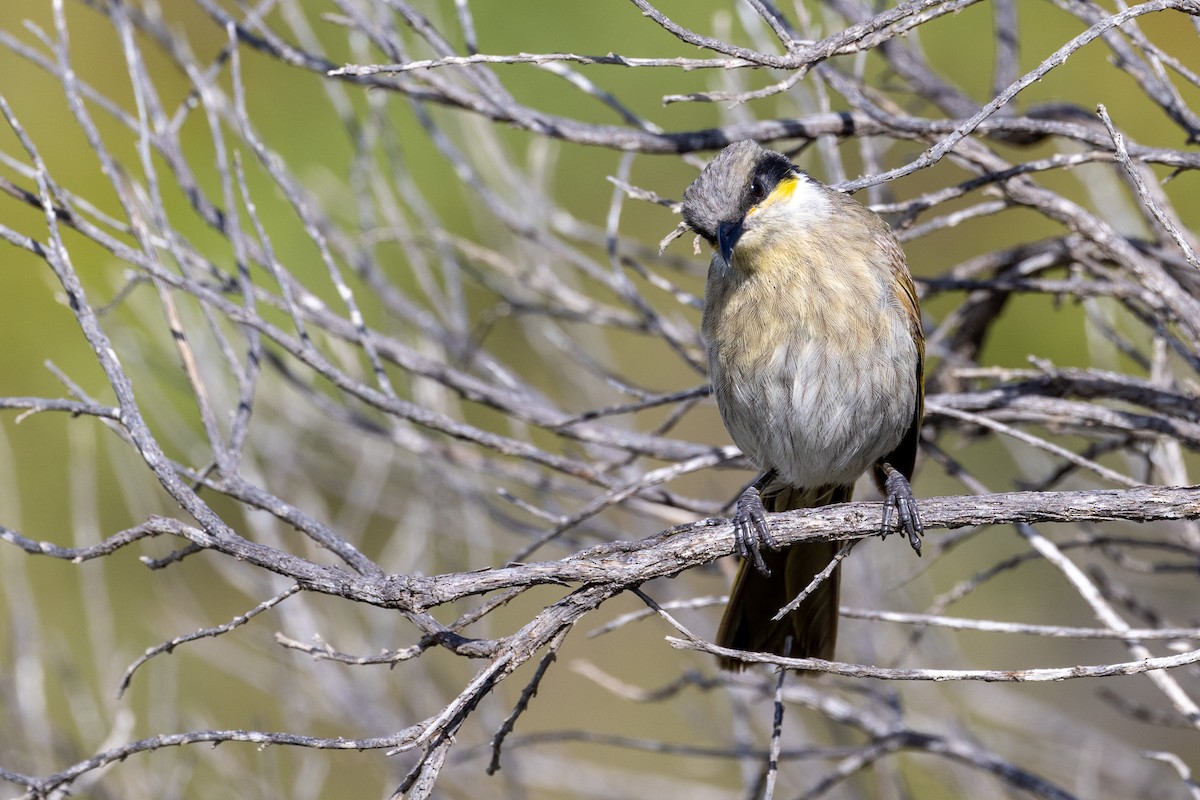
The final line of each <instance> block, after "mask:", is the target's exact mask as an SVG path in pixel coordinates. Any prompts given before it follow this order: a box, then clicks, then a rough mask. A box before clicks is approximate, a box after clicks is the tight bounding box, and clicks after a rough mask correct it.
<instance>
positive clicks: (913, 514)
mask: <svg viewBox="0 0 1200 800" xmlns="http://www.w3.org/2000/svg"><path fill="white" fill-rule="evenodd" d="M878 469H879V471H880V472H882V473H883V488H884V491H885V492H886V493H887V496H886V497H885V498H884V499H883V528H882V529H881V530H880V531H879V536H880V537H881V538H884V539H886V538H887V535H888V534H889V533H891V528H892V510H893V509H895V512H896V514H897V515H898V516H899V517H900V530H902V531H904V532H905V533H906V534H907V535H908V543H909V544H910V545H912V549H913V550H914V551H915V552H916V554H917V555H918V556H920V555H921V536H922V535H923V534H924V533H925V526H923V525H922V524H921V515H920V513H919V512H918V511H917V498H916V497H915V496H914V495H913V490H912V485H911V484H909V482H908V478H906V477H904V475H903V474H902V473H901V472H900V470H898V469H896V468H895V467H893V466H892V465H891V464H889V463H887V462H886V461H880V462H879V464H878Z"/></svg>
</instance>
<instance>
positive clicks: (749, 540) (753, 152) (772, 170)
mask: <svg viewBox="0 0 1200 800" xmlns="http://www.w3.org/2000/svg"><path fill="white" fill-rule="evenodd" d="M683 218H684V221H685V222H686V223H687V225H688V226H689V227H691V228H692V229H693V230H694V231H696V232H697V233H698V234H700V235H701V236H702V237H704V238H705V239H706V240H707V241H708V243H709V244H710V245H712V247H713V250H714V253H713V257H712V263H711V264H710V265H709V269H708V282H707V286H706V287H705V293H704V314H703V320H702V324H701V331H702V334H703V337H704V341H705V346H706V348H707V350H708V365H709V375H710V378H711V380H712V385H713V392H714V394H715V395H716V399H717V405H718V407H719V408H720V411H721V418H722V419H723V420H724V422H725V427H726V428H728V430H729V434H730V436H732V437H733V441H734V443H735V444H737V446H738V447H739V448H741V450H742V452H743V453H745V455H746V457H747V458H749V459H750V461H752V462H753V463H754V464H755V465H756V466H757V467H758V468H759V469H761V470H763V475H762V477H761V478H760V479H759V480H758V481H757V482H756V483H755V485H754V486H752V487H750V488H749V489H747V490H746V491H745V492H744V493H743V494H742V496H741V497H740V498H739V499H738V502H737V510H736V514H735V517H734V527H735V531H736V534H737V541H738V551H739V553H740V554H741V556H742V558H743V561H742V564H741V566H740V568H739V570H738V574H737V578H736V579H735V581H734V585H733V590H732V593H731V595H730V598H729V604H728V606H727V607H726V609H725V616H724V618H723V619H722V620H721V627H720V630H719V632H718V634H717V644H719V645H721V646H723V647H728V648H733V649H737V650H751V651H765V652H771V653H776V654H779V655H791V656H793V657H817V658H824V659H830V658H832V656H833V647H834V642H835V639H836V637H837V622H838V593H839V592H838V579H839V576H838V571H834V572H833V574H832V575H830V577H829V578H828V579H827V580H826V581H825V582H824V583H822V584H821V585H820V586H819V587H818V588H817V589H816V590H815V591H814V592H813V593H812V594H811V595H809V596H808V597H807V598H806V599H805V600H804V602H802V603H801V604H800V605H799V606H798V607H797V609H796V610H795V611H793V612H791V613H790V614H788V615H787V616H785V617H784V618H783V619H781V620H779V621H778V622H772V621H771V617H773V616H775V615H776V613H777V612H778V611H779V610H780V609H781V608H783V607H784V606H785V605H787V603H788V602H790V601H791V600H792V599H793V598H794V597H796V596H797V595H798V594H799V593H800V592H801V591H802V590H803V589H804V588H805V587H807V586H808V585H809V583H810V582H811V581H812V579H813V577H814V576H815V575H816V574H817V573H818V572H820V571H821V570H823V569H825V568H826V567H827V566H828V565H829V563H830V561H831V559H832V558H833V556H834V555H835V554H836V553H837V551H838V545H837V544H836V543H834V542H818V543H814V544H796V545H793V546H791V547H789V548H786V549H784V550H777V549H776V543H775V540H774V538H773V537H772V536H771V532H770V528H769V526H768V525H767V521H766V519H765V517H764V511H776V512H778V511H787V510H789V509H795V508H811V507H815V506H822V505H829V504H832V503H841V502H846V501H848V500H849V499H850V495H851V492H852V491H853V488H854V482H855V480H856V479H857V478H858V477H859V476H860V475H862V474H863V473H864V472H866V471H867V470H870V471H871V473H872V475H873V476H874V478H875V480H876V483H877V484H878V485H879V487H880V489H881V491H883V492H884V494H885V495H886V497H885V503H884V513H883V528H882V532H883V533H884V534H886V533H887V532H888V530H889V528H890V524H891V517H892V513H893V511H894V512H895V513H896V515H897V516H898V517H899V521H900V526H901V528H902V529H904V530H905V531H906V532H907V534H908V538H909V541H910V543H911V544H912V546H913V549H914V550H916V551H917V554H918V555H920V552H921V550H920V547H921V540H920V538H919V537H920V534H921V533H922V528H921V520H920V517H919V516H918V514H917V507H916V501H915V499H914V497H913V493H912V488H911V486H910V485H909V480H910V479H911V477H912V470H913V462H914V460H915V458H916V452H917V437H918V433H919V429H920V426H921V414H922V407H923V388H922V368H923V361H924V352H925V338H924V334H923V332H922V329H921V317H920V312H919V309H918V305H917V293H916V290H915V288H914V287H913V282H912V277H911V276H910V275H909V273H908V267H907V265H906V263H905V258H904V252H903V251H902V250H901V249H900V245H899V243H898V242H897V241H896V237H895V236H894V235H893V234H892V232H891V229H890V228H889V227H888V225H887V223H885V222H884V221H883V220H882V219H880V218H879V217H878V216H877V215H876V214H875V213H874V212H872V211H870V210H869V209H867V208H866V207H864V206H862V205H860V204H859V203H858V202H856V201H855V200H852V199H851V198H849V197H847V196H845V195H843V194H841V193H839V192H836V191H834V190H832V189H830V188H828V187H827V186H825V185H823V184H821V183H819V182H818V181H816V180H814V179H813V178H812V177H810V176H809V175H808V174H807V173H805V172H803V171H802V170H800V169H798V168H797V167H796V166H795V165H793V164H792V163H791V162H790V161H789V160H788V159H787V157H785V156H783V155H781V154H779V153H776V152H773V151H770V150H765V149H763V148H762V147H760V146H758V145H757V144H756V143H754V142H748V141H746V142H737V143H735V144H731V145H729V146H728V147H726V148H725V149H724V150H722V151H721V152H720V153H719V154H718V155H717V157H716V158H715V159H713V160H712V162H710V163H709V164H708V165H707V166H706V167H705V168H704V170H703V171H702V172H701V173H700V175H699V177H697V178H696V180H695V181H694V182H693V183H692V185H691V186H689V187H688V188H687V191H685V192H684V195H683ZM721 663H722V666H724V667H725V668H727V669H736V668H739V667H741V666H743V664H742V662H739V661H737V660H735V659H722V662H721Z"/></svg>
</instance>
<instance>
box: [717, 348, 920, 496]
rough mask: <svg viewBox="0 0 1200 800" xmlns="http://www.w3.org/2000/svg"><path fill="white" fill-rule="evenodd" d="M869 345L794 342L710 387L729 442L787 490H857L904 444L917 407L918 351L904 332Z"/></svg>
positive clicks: (728, 373) (727, 375)
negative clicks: (773, 473) (843, 486)
mask: <svg viewBox="0 0 1200 800" xmlns="http://www.w3.org/2000/svg"><path fill="white" fill-rule="evenodd" d="M885 327H887V328H889V330H885V331H876V333H877V336H876V337H875V338H874V341H872V342H871V343H870V346H868V347H861V346H855V344H856V343H850V346H847V343H846V342H840V341H837V340H829V339H826V340H812V339H807V340H806V339H803V338H802V337H792V338H791V343H789V344H785V345H781V346H779V347H777V348H776V349H775V350H774V351H773V352H771V353H770V354H767V357H766V358H764V359H762V360H761V361H760V362H759V363H758V364H757V365H755V368H754V369H752V370H750V371H748V372H747V373H746V374H741V375H738V374H731V372H730V371H726V374H725V377H726V378H728V379H729V380H721V381H718V382H717V383H716V394H717V403H718V405H719V406H720V409H721V416H722V417H723V419H724V421H725V425H726V427H727V428H728V429H729V432H730V435H731V436H732V437H733V440H734V442H735V443H736V444H737V445H738V447H739V448H741V450H742V452H744V453H745V454H746V456H747V457H748V458H750V460H751V461H753V462H754V463H755V464H756V465H757V466H758V467H760V468H761V469H764V470H766V469H774V470H776V471H777V472H778V473H779V475H780V477H781V478H783V479H784V480H785V481H786V482H788V483H789V484H791V485H793V486H822V485H827V484H848V483H853V482H854V481H855V480H856V479H857V478H858V476H860V475H861V474H862V473H863V472H864V471H866V470H867V469H868V468H869V467H871V466H872V465H873V464H874V463H875V462H876V461H878V460H879V459H880V458H882V457H883V456H885V455H887V454H888V453H890V452H891V451H892V450H893V449H895V447H896V446H897V445H898V444H899V443H900V440H901V439H902V438H903V437H904V434H905V432H906V431H907V430H908V427H909V426H910V425H911V424H912V420H913V416H914V412H915V410H916V403H917V359H918V354H917V349H916V345H915V343H914V342H913V340H912V336H911V335H910V334H909V332H908V331H907V330H905V329H903V327H902V326H900V325H894V326H885ZM732 372H733V373H736V372H737V371H736V370H733V371H732Z"/></svg>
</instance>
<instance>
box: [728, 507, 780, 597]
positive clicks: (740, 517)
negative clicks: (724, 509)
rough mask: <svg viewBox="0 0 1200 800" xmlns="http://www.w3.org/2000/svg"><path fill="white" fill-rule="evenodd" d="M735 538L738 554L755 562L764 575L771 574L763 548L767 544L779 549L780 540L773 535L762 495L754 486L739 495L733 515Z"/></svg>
mask: <svg viewBox="0 0 1200 800" xmlns="http://www.w3.org/2000/svg"><path fill="white" fill-rule="evenodd" d="M733 538H734V541H735V542H736V543H737V553H738V555H739V556H741V557H742V558H744V559H746V560H747V561H749V562H751V563H753V564H754V568H755V569H756V570H758V571H759V573H760V574H762V575H763V577H768V576H770V574H771V570H770V569H769V568H768V567H767V563H766V561H764V560H763V557H762V549H763V547H764V546H765V547H766V548H767V549H769V550H778V549H779V542H777V541H776V540H775V537H774V536H773V535H771V526H770V525H769V524H768V523H767V512H766V509H765V508H763V502H762V496H761V495H760V494H759V493H758V489H757V488H755V487H753V486H751V487H750V488H749V489H747V490H746V491H744V492H742V494H741V496H740V497H738V500H737V507H736V510H735V512H734V515H733Z"/></svg>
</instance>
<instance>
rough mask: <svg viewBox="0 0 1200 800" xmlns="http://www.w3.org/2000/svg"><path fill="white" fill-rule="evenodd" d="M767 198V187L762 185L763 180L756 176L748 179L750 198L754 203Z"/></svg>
mask: <svg viewBox="0 0 1200 800" xmlns="http://www.w3.org/2000/svg"><path fill="white" fill-rule="evenodd" d="M766 196H767V185H766V184H765V183H763V179H762V178H760V177H758V176H757V175H756V176H755V177H753V178H751V179H750V197H751V199H753V200H754V202H756V203H757V202H759V201H760V200H762V199H763V198H765V197H766Z"/></svg>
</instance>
